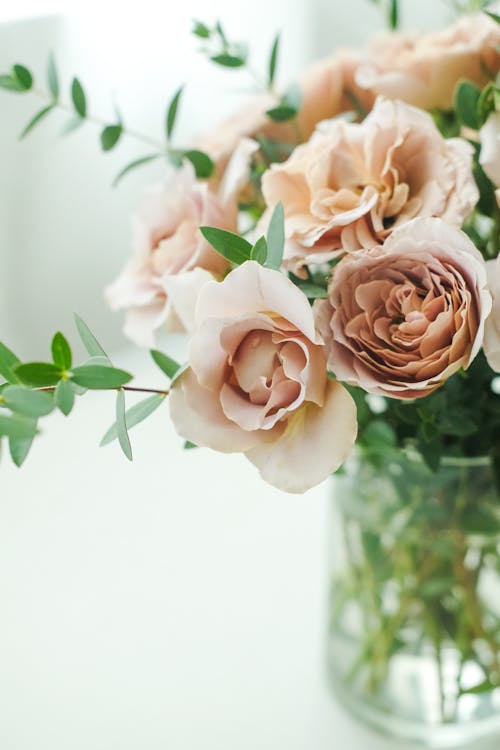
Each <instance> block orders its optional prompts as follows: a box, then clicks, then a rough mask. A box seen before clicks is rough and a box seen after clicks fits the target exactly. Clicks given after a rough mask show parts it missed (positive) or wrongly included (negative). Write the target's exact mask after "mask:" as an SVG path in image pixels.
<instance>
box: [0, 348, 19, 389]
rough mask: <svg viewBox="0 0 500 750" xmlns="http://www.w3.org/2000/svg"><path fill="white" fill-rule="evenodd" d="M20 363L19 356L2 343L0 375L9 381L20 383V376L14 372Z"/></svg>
mask: <svg viewBox="0 0 500 750" xmlns="http://www.w3.org/2000/svg"><path fill="white" fill-rule="evenodd" d="M19 363H20V360H19V357H16V355H15V354H14V352H12V351H11V350H10V349H9V348H8V347H6V346H5V344H2V343H0V376H1V377H2V378H4V379H5V380H7V381H8V382H9V383H19V378H18V377H17V375H15V373H14V367H15V366H16V365H18V364H19Z"/></svg>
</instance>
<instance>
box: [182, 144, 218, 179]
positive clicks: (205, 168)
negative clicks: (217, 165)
mask: <svg viewBox="0 0 500 750" xmlns="http://www.w3.org/2000/svg"><path fill="white" fill-rule="evenodd" d="M184 157H185V158H186V159H189V161H190V162H191V164H192V165H193V167H194V169H195V172H196V176H197V177H198V178H199V179H201V180H203V179H208V178H209V177H211V176H212V174H213V171H214V163H213V161H212V159H211V158H210V157H209V155H208V154H205V153H204V152H203V151H197V150H196V149H191V150H190V151H184Z"/></svg>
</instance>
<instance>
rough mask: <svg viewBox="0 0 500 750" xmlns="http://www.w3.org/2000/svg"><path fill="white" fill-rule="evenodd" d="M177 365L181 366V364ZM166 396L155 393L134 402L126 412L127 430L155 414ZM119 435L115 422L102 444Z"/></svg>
mask: <svg viewBox="0 0 500 750" xmlns="http://www.w3.org/2000/svg"><path fill="white" fill-rule="evenodd" d="M158 354H161V352H158ZM162 356H166V355H162ZM177 367H179V365H178V366H177ZM165 396H166V394H162V393H155V394H154V395H153V396H149V397H148V398H146V399H144V400H143V401H140V402H139V403H138V404H134V406H132V407H131V408H130V409H128V410H127V411H126V413H125V424H126V427H127V430H130V429H131V428H132V427H135V425H137V424H140V423H141V422H143V421H144V420H145V419H147V417H149V416H150V415H151V414H153V412H155V411H156V410H157V409H158V407H159V406H161V404H162V403H163V401H164V400H165ZM117 437H118V425H117V422H115V423H114V424H113V425H112V426H111V427H110V428H109V430H108V431H107V432H106V434H105V435H104V437H103V439H102V440H101V445H102V446H104V445H108V443H112V442H113V440H116V438H117Z"/></svg>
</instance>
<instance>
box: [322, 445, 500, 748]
mask: <svg viewBox="0 0 500 750" xmlns="http://www.w3.org/2000/svg"><path fill="white" fill-rule="evenodd" d="M333 487H334V492H333V494H334V497H333V499H332V505H331V524H330V531H331V544H330V549H331V552H332V555H331V557H332V559H331V594H330V597H331V598H330V621H329V633H328V663H329V673H330V676H331V681H332V684H333V686H334V688H335V691H336V693H337V695H338V697H339V698H340V700H341V701H342V702H343V703H344V704H346V705H347V706H348V708H349V709H350V710H351V711H352V712H353V713H355V714H356V715H358V716H359V717H361V718H362V719H364V720H365V721H366V722H367V723H369V724H371V725H372V726H374V727H376V728H377V729H379V730H381V731H383V732H385V733H389V734H392V735H395V736H397V737H399V738H405V739H411V740H416V741H420V742H422V743H424V744H425V745H426V746H428V747H434V748H446V747H455V746H464V747H467V748H469V747H474V748H475V747H476V744H474V743H476V742H477V741H478V740H479V739H480V738H483V737H487V736H495V735H496V733H499V738H500V554H499V550H500V497H499V495H498V492H497V489H496V485H495V481H494V473H493V469H492V466H491V464H490V462H489V460H488V459H487V458H474V459H445V460H444V461H443V463H442V466H441V468H440V469H439V470H438V471H437V472H433V471H431V470H430V469H429V468H428V467H427V466H426V465H425V464H424V462H423V461H422V460H421V459H420V457H419V456H417V455H411V454H408V453H404V452H401V453H399V454H398V453H397V454H391V457H390V458H389V459H386V460H382V459H379V461H378V462H376V463H373V462H372V461H370V460H368V459H367V458H366V457H365V458H363V457H362V456H360V455H358V456H356V457H355V458H354V459H353V460H352V461H351V462H350V463H349V464H348V465H347V467H346V469H345V470H344V471H343V473H342V474H341V475H340V476H335V478H334V483H333ZM498 743H499V744H498V746H499V747H500V739H499V740H498Z"/></svg>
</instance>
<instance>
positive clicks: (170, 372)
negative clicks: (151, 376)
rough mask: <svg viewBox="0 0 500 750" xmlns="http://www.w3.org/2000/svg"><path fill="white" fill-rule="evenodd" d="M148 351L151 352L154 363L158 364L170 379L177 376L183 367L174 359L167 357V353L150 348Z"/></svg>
mask: <svg viewBox="0 0 500 750" xmlns="http://www.w3.org/2000/svg"><path fill="white" fill-rule="evenodd" d="M149 353H150V354H151V356H152V358H153V361H154V362H155V364H156V365H158V367H159V368H160V370H161V371H162V372H163V373H165V375H166V376H167V378H170V380H173V379H174V378H175V377H177V376H178V374H179V372H180V370H181V369H182V368H183V365H180V364H179V362H176V361H175V359H172V357H169V356H168V354H164V353H163V352H160V351H158V349H151V350H150V352H149Z"/></svg>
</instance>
